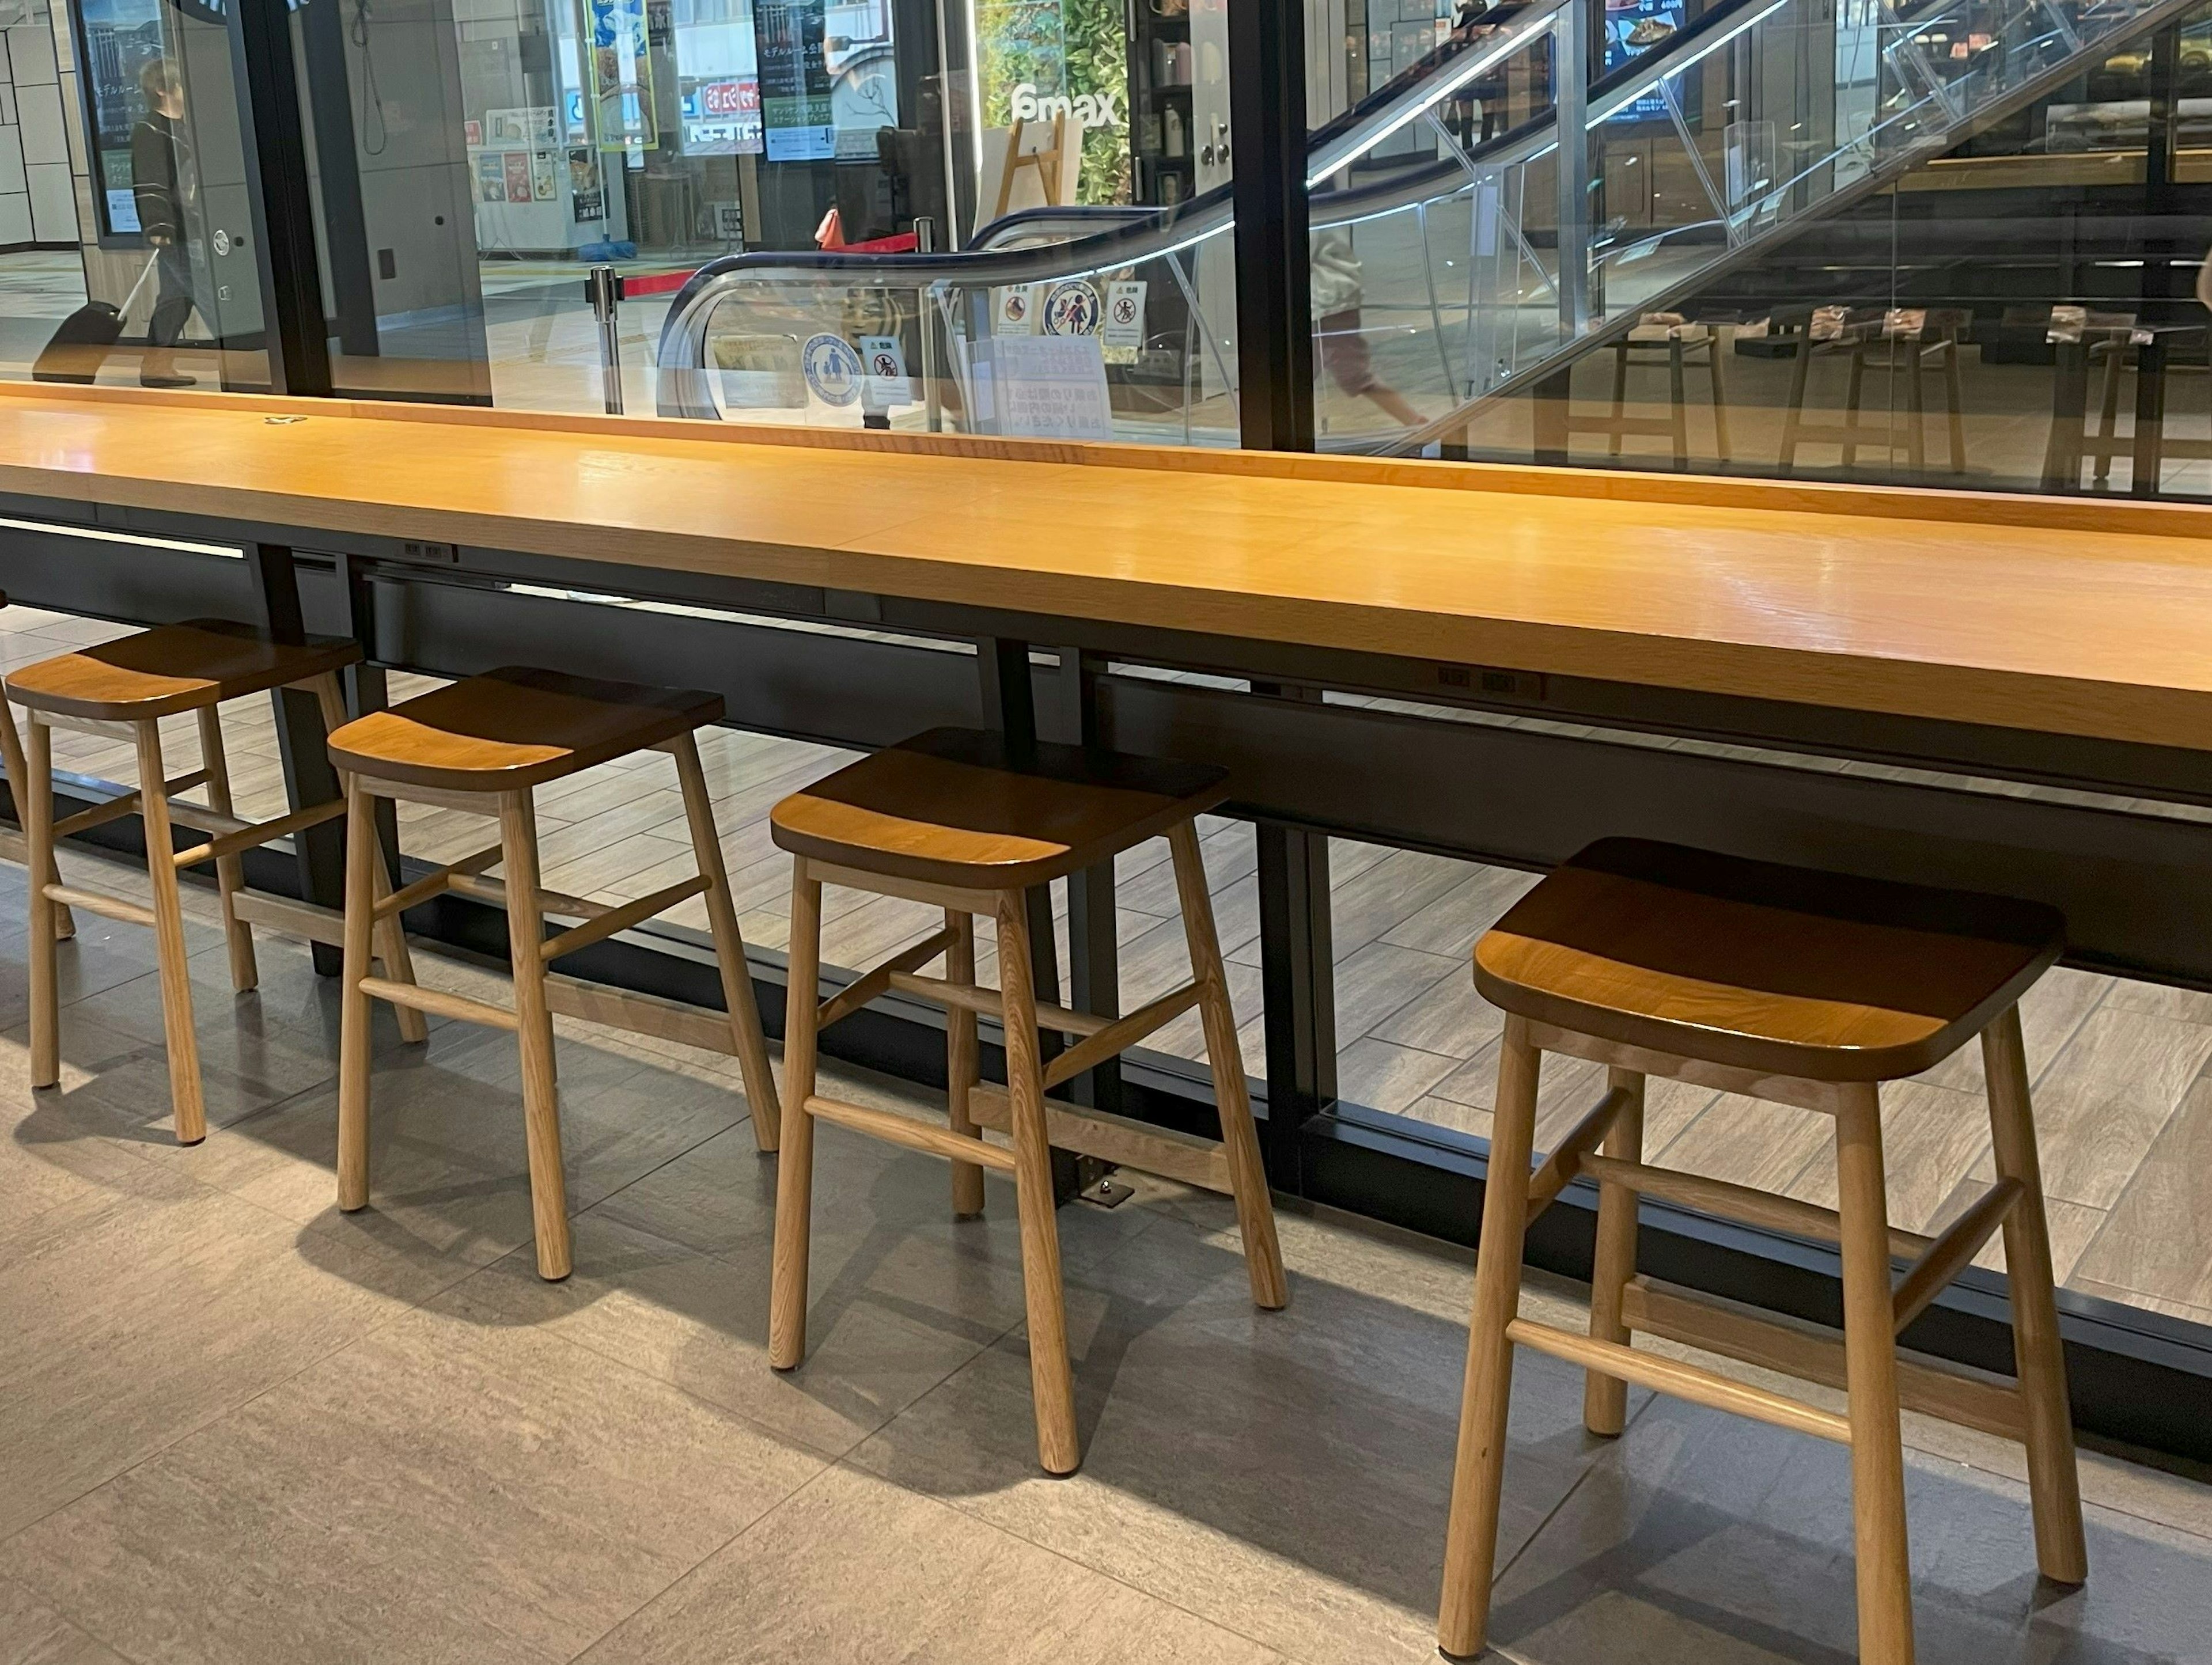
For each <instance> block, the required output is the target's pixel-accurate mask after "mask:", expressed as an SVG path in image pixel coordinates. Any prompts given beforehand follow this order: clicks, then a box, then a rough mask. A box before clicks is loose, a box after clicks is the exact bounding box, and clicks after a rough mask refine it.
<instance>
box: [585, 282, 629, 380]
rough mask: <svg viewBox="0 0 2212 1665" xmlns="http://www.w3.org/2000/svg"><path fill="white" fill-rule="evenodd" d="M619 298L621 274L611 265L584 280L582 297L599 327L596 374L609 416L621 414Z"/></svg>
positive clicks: (621, 288)
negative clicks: (588, 305)
mask: <svg viewBox="0 0 2212 1665" xmlns="http://www.w3.org/2000/svg"><path fill="white" fill-rule="evenodd" d="M622 295H623V281H622V274H621V273H620V272H618V271H617V270H615V269H614V268H613V267H612V266H593V267H592V270H591V272H590V274H589V275H588V276H586V277H585V279H584V298H585V299H586V301H590V302H591V303H592V318H593V319H596V320H597V321H598V324H599V375H600V378H601V380H602V381H603V383H604V384H605V392H606V404H607V415H609V416H620V415H622V413H623V383H622Z"/></svg>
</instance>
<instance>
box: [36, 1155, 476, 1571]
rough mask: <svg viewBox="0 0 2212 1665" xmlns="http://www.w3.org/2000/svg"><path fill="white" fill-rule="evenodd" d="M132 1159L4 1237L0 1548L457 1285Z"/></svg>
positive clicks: (427, 1268) (374, 1248)
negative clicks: (309, 1236)
mask: <svg viewBox="0 0 2212 1665" xmlns="http://www.w3.org/2000/svg"><path fill="white" fill-rule="evenodd" d="M298 1237H299V1233H298V1231H296V1229H295V1227H293V1226H292V1225H291V1224H289V1222H287V1221H285V1220H283V1219H282V1218H279V1217H277V1216H276V1215H274V1214H271V1213H270V1212H267V1211H266V1210H263V1209H258V1208H256V1207H254V1206H252V1205H251V1204H248V1203H246V1202H242V1201H240V1200H238V1199H237V1198H234V1197H230V1196H226V1195H224V1194H222V1193H220V1192H216V1191H212V1190H210V1189H209V1188H206V1187H204V1186H202V1185H199V1184H197V1182H193V1181H191V1180H190V1179H188V1178H185V1176H181V1175H179V1174H176V1173H174V1172H172V1171H170V1170H167V1169H165V1168H162V1167H159V1166H156V1165H155V1164H151V1163H146V1162H139V1161H135V1160H133V1161H131V1163H130V1165H129V1166H128V1167H127V1168H122V1169H117V1170H113V1171H112V1172H111V1173H108V1174H106V1175H104V1176H102V1177H101V1179H100V1182H99V1183H98V1184H97V1185H87V1186H86V1187H85V1188H83V1190H82V1192H81V1194H78V1195H76V1196H75V1197H73V1198H71V1199H70V1200H65V1201H63V1202H60V1203H58V1204H57V1205H56V1206H52V1207H49V1208H46V1209H44V1210H42V1211H40V1212H38V1213H37V1214H36V1215H34V1216H33V1217H31V1218H28V1219H27V1220H26V1221H24V1222H22V1223H21V1224H20V1225H19V1226H18V1227H17V1228H16V1229H15V1230H12V1231H9V1232H7V1233H6V1234H5V1235H4V1237H0V1334H4V1335H5V1336H6V1338H7V1341H6V1345H5V1346H0V1403H4V1404H5V1405H6V1406H7V1407H8V1413H7V1415H6V1416H5V1417H4V1418H0V1537H4V1536H5V1535H6V1534H8V1533H9V1532H10V1531H13V1530H15V1528H19V1527H22V1526H25V1525H27V1524H28V1523H29V1522H33V1521H35V1520H37V1519H39V1518H40V1516H43V1515H46V1513H48V1512H49V1511H50V1510H54V1509H56V1508H58V1507H60V1506H61V1505H63V1504H66V1503H68V1502H69V1501H70V1499H71V1498H75V1497H76V1496H77V1495H78V1494H80V1493H81V1492H84V1491H85V1490H86V1489H87V1488H88V1487H90V1486H97V1485H98V1484H100V1482H101V1481H103V1480H106V1479H108V1478H109V1477H110V1476H112V1475H113V1474H118V1473H120V1472H121V1471H123V1470H124V1469H125V1468H129V1467H130V1466H131V1464H133V1463H136V1462H138V1461H142V1460H143V1458H145V1457H146V1456H147V1455H149V1454H150V1453H152V1452H155V1451H157V1450H159V1449H161V1448H162V1447H163V1446H165V1445H167V1444H168V1443H171V1442H172V1441H174V1440H176V1439H178V1438H179V1437H182V1436H184V1435H185V1434H187V1433H189V1432H190V1431H191V1430H193V1429H194V1428H196V1427H198V1426H200V1425H203V1424H204V1423H206V1422H208V1421H210V1419H214V1418H216V1417H218V1416H220V1415H222V1413H225V1412H227V1411H229V1410H231V1409H233V1408H234V1407H237V1406H239V1405H241V1404H244V1403H245V1402H246V1401H248V1400H250V1399H252V1397H253V1396H254V1395H257V1394H259V1393H262V1392H264V1390H266V1389H269V1388H270V1387H272V1386H274V1385H275V1384H276V1383H277V1382H282V1381H283V1380H284V1379H285V1378H287V1377H288V1376H292V1375H293V1374H295V1372H297V1371H299V1370H302V1369H304V1368H305V1367H306V1366H307V1365H309V1364H313V1362H314V1361H315V1360H317V1359H318V1358H322V1357H324V1356H325V1355H326V1354H328V1353H330V1352H333V1351H335V1350H336V1349H337V1348H339V1347H341V1346H344V1345H345V1344H346V1343H347V1342H349V1341H350V1340H354V1339H356V1337H358V1336H360V1335H362V1334H364V1333H366V1332H367V1331H368V1330H370V1329H372V1328H374V1327H375V1326H376V1325H378V1324H380V1323H383V1322H388V1321H389V1320H391V1319H392V1318H393V1317H395V1316H398V1315H399V1314H400V1313H401V1312H403V1311H404V1310H405V1309H406V1308H407V1307H408V1306H410V1305H411V1304H412V1303H415V1302H416V1301H419V1300H421V1299H422V1298H424V1297H427V1296H428V1295H430V1294H432V1293H434V1292H435V1291H436V1290H437V1289H438V1288H439V1287H441V1283H443V1282H446V1281H450V1277H451V1274H449V1273H445V1272H444V1271H443V1270H442V1269H441V1268H440V1267H436V1266H435V1265H426V1264H425V1263H423V1262H422V1261H419V1260H410V1259H407V1258H405V1257H403V1256H401V1255H396V1254H393V1253H392V1252H390V1251H389V1250H386V1249H383V1248H381V1247H380V1246H378V1245H376V1244H374V1243H369V1242H365V1241H360V1240H353V1239H347V1238H343V1237H336V1236H333V1237H330V1238H328V1239H327V1240H325V1241H323V1242H320V1243H317V1244H316V1245H315V1249H314V1252H313V1254H312V1255H303V1254H302V1253H301V1252H300V1249H299V1245H298V1243H297V1241H296V1240H297V1239H298Z"/></svg>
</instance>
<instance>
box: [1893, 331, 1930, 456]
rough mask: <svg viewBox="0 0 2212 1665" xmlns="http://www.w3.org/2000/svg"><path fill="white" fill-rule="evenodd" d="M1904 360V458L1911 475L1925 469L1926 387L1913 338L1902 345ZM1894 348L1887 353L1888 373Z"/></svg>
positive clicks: (1923, 367)
mask: <svg viewBox="0 0 2212 1665" xmlns="http://www.w3.org/2000/svg"><path fill="white" fill-rule="evenodd" d="M1902 351H1903V353H1904V355H1905V378H1906V380H1905V447H1906V450H1905V460H1906V462H1907V463H1908V464H1909V465H1911V469H1912V471H1913V472H1914V473H1915V474H1925V473H1926V472H1927V471H1928V386H1927V377H1926V375H1925V374H1924V372H1925V370H1926V368H1927V357H1928V355H1927V354H1926V353H1925V352H1923V350H1922V349H1921V346H1920V343H1918V342H1917V341H1909V342H1906V343H1904V344H1903V347H1902ZM1897 356H1898V351H1897V349H1893V350H1892V352H1891V353H1890V364H1891V367H1892V373H1893V374H1894V371H1895V366H1896V363H1897Z"/></svg>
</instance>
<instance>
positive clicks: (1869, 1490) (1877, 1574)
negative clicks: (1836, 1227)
mask: <svg viewBox="0 0 2212 1665" xmlns="http://www.w3.org/2000/svg"><path fill="white" fill-rule="evenodd" d="M1836 1182H1837V1192H1838V1200H1839V1207H1838V1213H1839V1214H1840V1215H1841V1217H1842V1221H1841V1236H1842V1238H1843V1243H1842V1249H1843V1262H1844V1377H1845V1381H1846V1382H1847V1383H1848V1385H1849V1388H1850V1421H1851V1520H1852V1525H1853V1528H1854V1530H1855V1535H1856V1537H1857V1547H1858V1595H1859V1658H1860V1659H1861V1661H1863V1665H1912V1563H1911V1556H1910V1555H1909V1553H1907V1549H1906V1540H1905V1442H1904V1437H1903V1431H1902V1430H1901V1429H1900V1428H1899V1423H1898V1405H1897V1341H1896V1326H1895V1323H1894V1322H1893V1312H1892V1308H1891V1304H1890V1271H1889V1203H1888V1197H1887V1191H1886V1188H1885V1186H1884V1182H1883V1176H1882V1158H1881V1091H1880V1089H1878V1088H1875V1087H1873V1086H1868V1087H1864V1088H1861V1089H1858V1090H1857V1091H1854V1092H1853V1093H1852V1095H1851V1097H1850V1102H1849V1103H1846V1104H1845V1105H1844V1108H1843V1109H1840V1110H1839V1111H1838V1112H1837V1115H1836Z"/></svg>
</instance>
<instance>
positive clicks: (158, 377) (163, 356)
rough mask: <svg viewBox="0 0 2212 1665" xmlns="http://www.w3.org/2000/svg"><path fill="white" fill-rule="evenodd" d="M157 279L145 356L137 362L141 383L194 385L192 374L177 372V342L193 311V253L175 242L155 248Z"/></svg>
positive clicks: (144, 384)
mask: <svg viewBox="0 0 2212 1665" xmlns="http://www.w3.org/2000/svg"><path fill="white" fill-rule="evenodd" d="M154 281H155V291H154V312H153V316H152V317H150V318H149V319H147V322H146V356H145V357H144V358H143V359H142V360H140V361H139V364H138V382H139V386H143V387H191V386H195V385H196V384H195V383H194V381H193V380H192V378H191V377H190V376H180V375H179V374H177V355H176V345H177V343H179V341H181V340H183V339H184V336H185V319H189V318H190V317H191V315H192V262H191V255H190V253H188V252H186V251H185V249H183V248H181V247H179V246H178V245H176V244H174V243H165V244H163V245H162V246H161V247H160V248H158V249H156V250H155V252H154Z"/></svg>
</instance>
